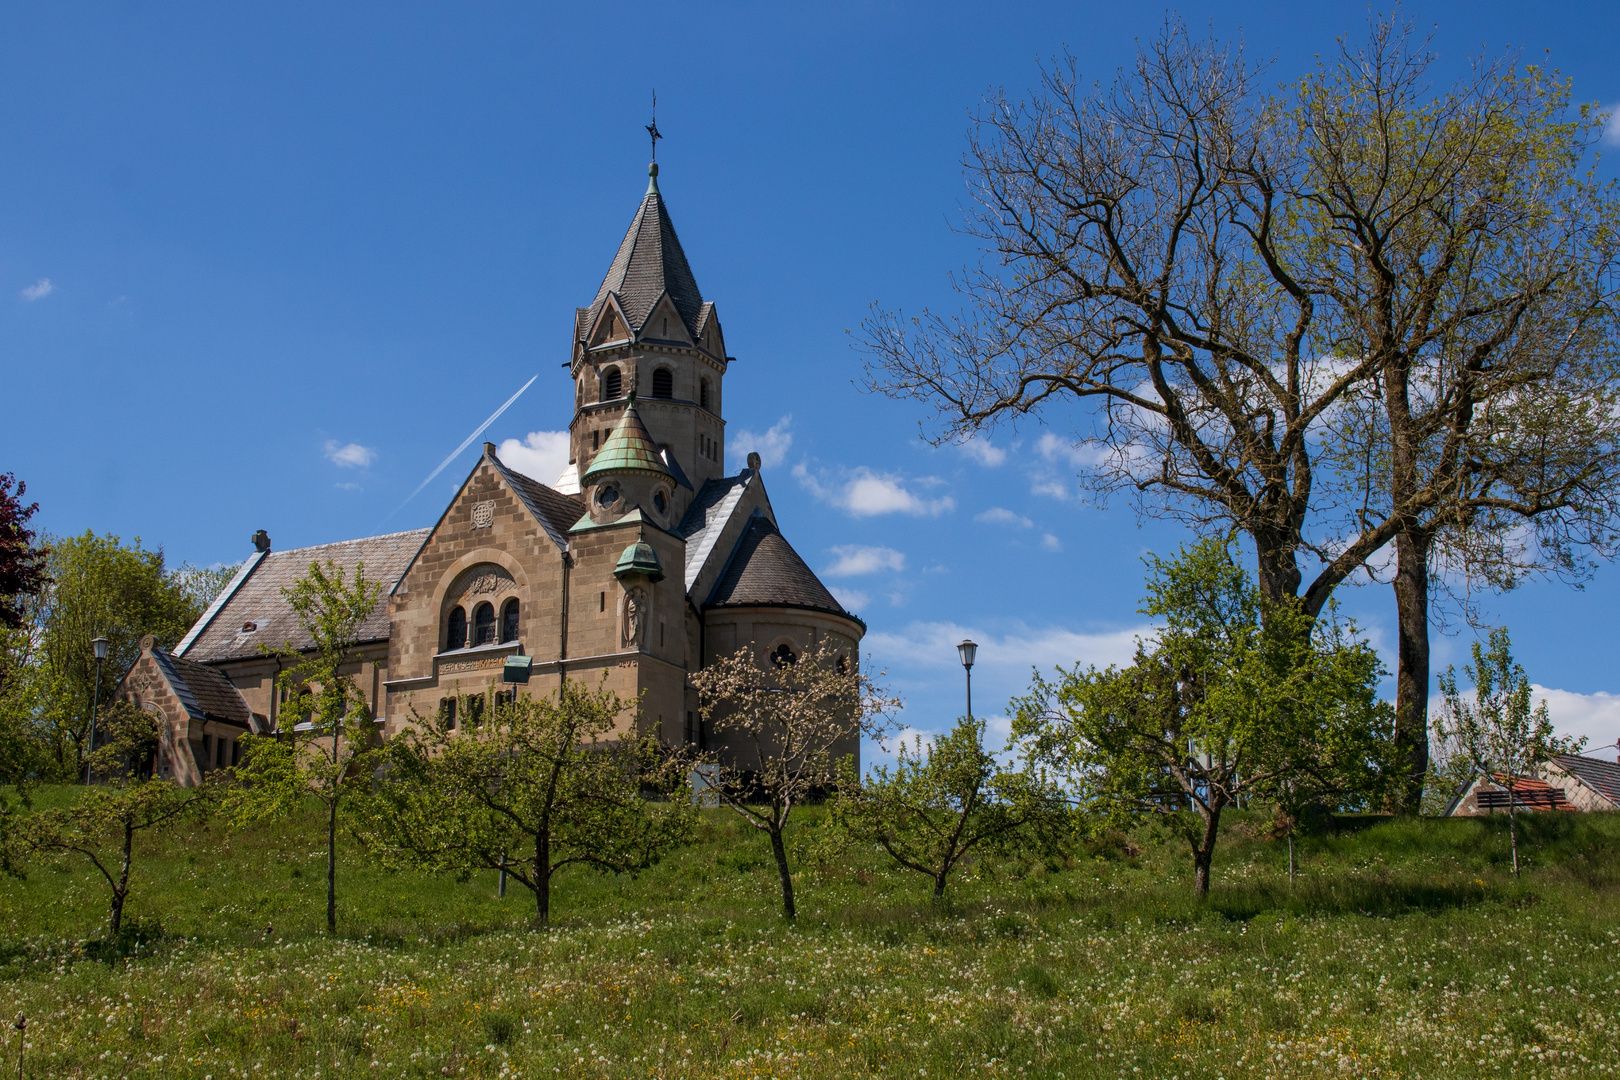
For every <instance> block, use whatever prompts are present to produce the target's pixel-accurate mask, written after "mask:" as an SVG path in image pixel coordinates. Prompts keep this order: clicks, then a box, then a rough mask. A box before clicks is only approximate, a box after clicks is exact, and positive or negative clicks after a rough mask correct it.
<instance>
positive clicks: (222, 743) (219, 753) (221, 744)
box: [214, 739, 227, 769]
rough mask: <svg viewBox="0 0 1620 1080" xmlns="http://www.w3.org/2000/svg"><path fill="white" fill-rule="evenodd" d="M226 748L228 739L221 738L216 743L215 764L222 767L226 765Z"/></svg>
mask: <svg viewBox="0 0 1620 1080" xmlns="http://www.w3.org/2000/svg"><path fill="white" fill-rule="evenodd" d="M226 749H227V740H225V739H219V740H217V741H216V742H215V743H214V764H215V765H217V766H219V767H220V768H222V769H223V768H224V767H225V751H226Z"/></svg>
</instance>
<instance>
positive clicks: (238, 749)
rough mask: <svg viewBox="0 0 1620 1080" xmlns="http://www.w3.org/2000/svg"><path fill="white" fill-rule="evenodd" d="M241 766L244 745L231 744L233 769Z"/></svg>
mask: <svg viewBox="0 0 1620 1080" xmlns="http://www.w3.org/2000/svg"><path fill="white" fill-rule="evenodd" d="M240 764H242V744H241V743H240V742H233V743H231V768H233V769H234V768H236V767H237V766H238V765H240Z"/></svg>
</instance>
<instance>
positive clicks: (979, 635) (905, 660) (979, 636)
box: [862, 622, 1153, 681]
mask: <svg viewBox="0 0 1620 1080" xmlns="http://www.w3.org/2000/svg"><path fill="white" fill-rule="evenodd" d="M1152 633H1153V627H1152V626H1149V625H1145V624H1144V625H1142V626H1140V627H1137V628H1135V629H1131V630H1113V631H1109V632H1107V633H1102V634H1082V633H1078V632H1076V631H1073V630H1066V629H1064V628H1062V627H1040V628H1036V627H1029V626H1025V625H1022V624H1016V628H1015V629H1012V630H1010V631H1008V632H1007V633H1004V634H999V635H998V634H992V633H988V632H986V631H984V630H982V629H981V630H978V631H974V630H972V629H971V628H969V627H966V626H962V625H959V624H957V623H924V622H915V623H912V624H910V625H909V626H907V627H906V628H905V629H904V630H901V631H897V632H885V631H874V632H873V633H869V634H867V635H866V638H865V640H864V641H863V642H862V645H863V647H865V648H866V649H869V650H870V651H871V653H872V656H873V657H874V658H876V660H877V661H878V664H879V666H884V665H888V664H916V665H920V666H926V667H942V668H950V667H960V665H961V660H960V659H959V658H958V657H957V655H956V645H957V643H958V642H960V641H961V640H962V639H963V638H972V639H973V640H974V641H976V642H978V644H979V655H978V658H977V660H976V661H975V665H976V666H975V668H974V672H975V681H977V675H978V669H979V668H980V667H987V668H1000V669H1003V670H1013V671H1017V672H1027V671H1028V670H1029V669H1030V667H1031V666H1034V667H1038V668H1041V669H1043V670H1045V669H1049V668H1052V667H1054V666H1056V665H1058V664H1063V665H1065V666H1067V665H1069V664H1073V663H1075V662H1077V661H1078V662H1080V663H1083V664H1095V665H1097V666H1098V667H1106V666H1107V665H1109V664H1120V665H1124V664H1129V663H1130V662H1131V658H1132V657H1133V656H1134V655H1135V654H1136V639H1137V638H1138V637H1147V636H1149V635H1151V634H1152Z"/></svg>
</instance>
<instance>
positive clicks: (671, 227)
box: [581, 162, 703, 335]
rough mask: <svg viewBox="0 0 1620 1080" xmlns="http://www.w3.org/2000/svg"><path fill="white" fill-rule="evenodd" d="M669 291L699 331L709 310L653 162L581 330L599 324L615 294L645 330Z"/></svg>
mask: <svg viewBox="0 0 1620 1080" xmlns="http://www.w3.org/2000/svg"><path fill="white" fill-rule="evenodd" d="M664 293H668V294H669V298H670V301H671V302H672V303H674V305H675V310H676V311H678V312H679V313H680V316H681V319H682V320H683V321H684V322H685V323H686V329H687V332H688V333H690V334H694V335H695V334H696V333H697V329H698V316H699V315H700V313H701V311H702V308H703V293H702V292H700V291H699V290H698V284H697V279H696V278H694V277H693V276H692V267H691V266H690V265H689V264H688V263H687V261H686V252H685V251H683V250H681V241H680V238H679V237H677V236H676V235H675V223H674V222H672V221H671V220H670V218H669V210H668V209H667V208H666V207H665V206H664V197H663V195H662V194H661V193H660V192H659V190H658V163H657V162H653V163H652V164H651V165H648V166H647V193H646V194H645V195H643V196H642V199H641V205H640V206H639V207H638V208H637V209H636V216H635V218H634V220H632V221H631V222H630V228H629V229H628V230H627V231H626V232H625V234H624V239H623V240H622V241H620V242H619V250H618V252H617V254H615V255H614V256H613V265H612V266H610V267H608V272H607V276H606V277H605V278H603V279H602V287H601V288H599V289H597V290H596V299H595V300H593V301H591V306H590V309H589V314H587V315H586V317H585V319H584V322H583V325H582V327H581V330H582V331H584V330H587V329H589V328H590V327H593V326H595V325H596V320H597V318H598V317H599V316H600V315H601V313H602V308H603V307H604V306H605V305H606V304H607V299H608V296H609V295H610V294H611V295H613V296H616V297H618V299H619V306H620V307H621V308H622V309H623V310H624V317H625V319H626V320H628V322H629V323H630V329H631V330H632V331H640V329H641V328H642V326H643V325H644V324H645V323H646V321H647V318H648V317H649V316H650V315H651V314H652V310H653V308H654V307H655V306H656V305H657V303H658V298H659V297H660V296H662V295H663V294H664Z"/></svg>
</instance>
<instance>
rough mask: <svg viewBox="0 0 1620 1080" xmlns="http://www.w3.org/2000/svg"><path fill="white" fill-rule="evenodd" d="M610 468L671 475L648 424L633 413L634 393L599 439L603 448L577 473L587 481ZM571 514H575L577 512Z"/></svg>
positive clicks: (618, 470)
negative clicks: (603, 439) (603, 438)
mask: <svg viewBox="0 0 1620 1080" xmlns="http://www.w3.org/2000/svg"><path fill="white" fill-rule="evenodd" d="M610 472H650V473H657V474H658V475H660V476H671V475H672V474H671V473H670V471H669V469H668V467H667V466H665V464H664V456H663V454H661V453H659V450H658V445H657V444H656V443H654V442H653V439H652V435H651V434H650V433H648V431H647V425H646V424H643V423H642V422H641V417H640V416H639V415H638V414H637V413H636V395H635V394H631V395H630V403H629V404H628V405H626V406H625V407H624V415H622V416H620V417H619V422H618V423H617V424H614V425H613V430H612V431H611V432H609V434H608V437H607V439H606V440H605V441H604V442H603V443H602V449H600V450H598V451H597V452H596V456H595V457H593V458H591V464H590V467H589V468H588V469H586V470H585V474H584V475H583V476H581V477H580V482H581V483H584V484H589V483H591V482H592V480H594V479H595V478H596V477H598V476H602V475H604V474H606V473H610ZM582 505H583V504H582ZM574 516H575V517H576V518H577V517H578V516H579V515H578V514H576V515H574Z"/></svg>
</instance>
